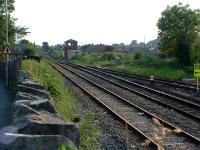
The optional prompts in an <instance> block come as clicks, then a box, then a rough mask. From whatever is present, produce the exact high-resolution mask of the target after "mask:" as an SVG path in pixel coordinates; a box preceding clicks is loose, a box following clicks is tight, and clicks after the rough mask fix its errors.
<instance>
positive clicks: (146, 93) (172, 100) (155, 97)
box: [68, 64, 200, 122]
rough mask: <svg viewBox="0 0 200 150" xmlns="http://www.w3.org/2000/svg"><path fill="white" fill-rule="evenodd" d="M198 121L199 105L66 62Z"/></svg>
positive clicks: (199, 114) (199, 120)
mask: <svg viewBox="0 0 200 150" xmlns="http://www.w3.org/2000/svg"><path fill="white" fill-rule="evenodd" d="M68 65H70V66H73V67H75V68H77V69H81V70H83V71H85V72H87V73H90V74H92V75H94V76H97V77H99V78H102V79H104V80H106V81H108V82H110V83H112V84H115V85H117V86H119V87H122V88H124V89H126V90H129V91H131V92H133V93H135V94H137V95H139V96H142V97H144V98H148V99H150V100H152V101H153V102H156V103H159V104H161V105H163V106H166V107H169V108H170V109H174V110H176V111H178V112H179V113H181V114H183V115H186V116H188V117H190V118H192V119H194V120H196V121H198V122H200V105H199V104H196V103H193V102H190V100H187V99H182V98H179V97H177V96H173V95H170V94H167V93H165V92H160V91H158V90H154V89H152V88H150V87H147V86H143V85H140V84H138V83H134V82H131V81H128V80H125V79H122V78H120V77H117V76H115V75H112V74H109V73H105V72H102V71H99V70H96V69H93V68H89V67H84V66H80V65H74V64H68Z"/></svg>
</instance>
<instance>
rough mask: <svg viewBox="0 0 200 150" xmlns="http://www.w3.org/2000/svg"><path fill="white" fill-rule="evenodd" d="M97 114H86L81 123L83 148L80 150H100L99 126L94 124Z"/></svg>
mask: <svg viewBox="0 0 200 150" xmlns="http://www.w3.org/2000/svg"><path fill="white" fill-rule="evenodd" d="M94 120H95V114H94V113H93V112H90V111H88V112H86V113H85V115H84V117H83V118H82V121H81V122H80V124H79V125H80V132H81V135H84V136H82V137H81V141H82V142H81V148H80V150H98V149H100V144H99V134H100V131H99V124H97V123H96V124H94V123H92V122H94Z"/></svg>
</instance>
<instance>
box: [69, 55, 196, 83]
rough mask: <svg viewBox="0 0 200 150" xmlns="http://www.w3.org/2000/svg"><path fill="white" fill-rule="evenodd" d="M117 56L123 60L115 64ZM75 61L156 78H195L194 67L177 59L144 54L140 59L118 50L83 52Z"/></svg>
mask: <svg viewBox="0 0 200 150" xmlns="http://www.w3.org/2000/svg"><path fill="white" fill-rule="evenodd" d="M105 55H107V56H105ZM110 55H112V56H110ZM116 56H118V57H119V58H120V60H121V64H120V65H116V64H115V60H114V58H115V57H116ZM105 57H109V58H110V59H107V60H106V59H103V58H105ZM73 62H74V63H77V64H82V65H88V66H101V67H105V68H108V69H112V70H116V71H123V72H127V73H133V74H137V75H144V76H147V77H149V76H151V75H153V76H155V77H156V78H160V79H165V80H181V79H182V78H193V70H192V69H191V68H192V67H191V68H189V67H187V68H184V67H182V66H181V65H179V64H178V62H177V61H176V60H169V59H161V58H158V57H149V56H146V57H145V56H143V57H142V58H140V59H136V58H135V55H134V54H119V53H116V52H107V53H102V54H97V53H83V54H82V55H79V56H76V57H75V58H74V59H73Z"/></svg>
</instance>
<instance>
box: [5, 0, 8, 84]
mask: <svg viewBox="0 0 200 150" xmlns="http://www.w3.org/2000/svg"><path fill="white" fill-rule="evenodd" d="M5 14H6V44H5V49H8V47H9V43H8V1H7V0H5ZM6 85H7V87H8V54H6Z"/></svg>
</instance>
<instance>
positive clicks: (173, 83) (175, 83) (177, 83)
mask: <svg viewBox="0 0 200 150" xmlns="http://www.w3.org/2000/svg"><path fill="white" fill-rule="evenodd" d="M91 68H93V69H100V70H103V71H105V72H110V73H114V74H119V75H121V76H125V77H130V78H137V79H140V80H146V81H149V78H148V77H146V76H142V75H135V74H130V73H123V72H120V71H115V70H110V69H104V68H101V67H91ZM154 81H155V82H157V83H160V84H166V85H170V86H174V87H179V88H184V89H190V90H196V86H195V85H193V84H189V83H182V82H180V81H167V80H162V79H157V78H155V80H154Z"/></svg>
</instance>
